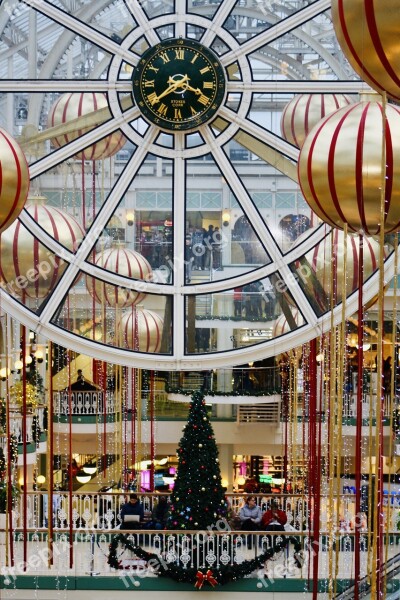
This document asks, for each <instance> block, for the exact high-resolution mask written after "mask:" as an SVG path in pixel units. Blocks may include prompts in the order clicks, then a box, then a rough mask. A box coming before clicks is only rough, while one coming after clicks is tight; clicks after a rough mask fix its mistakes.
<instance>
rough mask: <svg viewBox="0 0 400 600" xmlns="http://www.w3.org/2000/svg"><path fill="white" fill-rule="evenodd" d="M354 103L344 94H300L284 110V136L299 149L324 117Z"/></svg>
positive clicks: (282, 130) (282, 126)
mask: <svg viewBox="0 0 400 600" xmlns="http://www.w3.org/2000/svg"><path fill="white" fill-rule="evenodd" d="M351 103H352V100H351V98H350V97H349V96H346V95H344V94H300V96H295V97H294V98H293V99H292V100H291V101H290V102H289V103H288V104H287V105H286V106H285V108H284V109H283V113H282V117H281V132H282V136H283V137H284V138H285V140H287V141H288V142H290V143H291V144H294V145H295V146H297V147H298V148H301V146H302V145H303V143H304V140H305V139H306V137H307V135H308V133H309V131H311V129H312V128H313V127H314V125H316V124H317V123H318V121H320V120H321V119H323V118H324V117H326V116H327V115H330V114H331V113H333V112H334V111H335V110H337V109H338V108H342V106H348V105H349V104H351Z"/></svg>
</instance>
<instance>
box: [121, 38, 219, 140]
mask: <svg viewBox="0 0 400 600" xmlns="http://www.w3.org/2000/svg"><path fill="white" fill-rule="evenodd" d="M175 46H183V47H184V46H191V47H192V48H195V49H196V50H198V51H199V52H201V53H202V54H203V55H205V57H206V58H207V59H208V60H209V61H210V62H215V63H217V64H214V65H213V68H214V71H215V75H216V78H217V88H218V89H217V92H216V95H215V98H214V101H213V103H212V104H211V105H210V106H209V107H208V108H206V110H205V111H204V112H203V113H202V114H201V116H200V117H195V116H193V117H190V118H189V119H185V120H183V121H180V122H179V121H176V122H173V121H168V120H166V119H164V118H163V117H162V116H157V117H156V118H157V119H158V122H155V118H154V117H155V114H154V113H153V112H152V110H151V109H150V108H149V107H148V106H147V104H146V103H145V102H144V100H143V95H142V89H141V85H140V79H141V75H142V73H143V71H144V69H145V67H146V65H147V64H148V63H149V60H150V59H151V57H153V56H154V55H155V54H156V53H158V52H160V51H161V50H165V48H171V47H172V48H173V47H175ZM131 81H132V96H133V99H134V102H135V104H136V106H137V107H138V109H139V111H140V113H141V115H142V116H143V118H145V119H146V120H148V121H149V122H150V124H151V125H155V126H156V127H158V128H160V129H163V130H166V131H168V133H172V134H173V133H180V132H187V131H193V130H196V129H198V128H199V127H201V126H202V125H205V124H207V123H209V122H210V121H211V119H213V118H214V117H215V116H216V114H217V112H218V110H219V109H220V107H221V106H222V105H223V104H224V101H225V98H226V93H227V78H226V73H225V69H224V67H223V65H222V63H221V61H220V59H219V57H218V56H217V54H216V53H215V52H214V51H213V50H212V49H211V48H208V47H207V46H204V45H203V44H201V43H200V42H198V41H197V40H193V39H190V38H183V37H179V38H168V39H166V40H161V41H160V42H158V43H157V44H156V45H153V46H149V48H146V50H145V51H144V52H143V54H142V55H141V57H140V59H139V62H138V63H137V65H136V67H135V68H134V69H133V72H132V77H131ZM221 83H222V84H223V85H222V87H221V88H220V85H221ZM140 102H142V103H143V104H144V106H141V105H140ZM215 104H216V105H217V106H216V107H215V108H213V105H215Z"/></svg>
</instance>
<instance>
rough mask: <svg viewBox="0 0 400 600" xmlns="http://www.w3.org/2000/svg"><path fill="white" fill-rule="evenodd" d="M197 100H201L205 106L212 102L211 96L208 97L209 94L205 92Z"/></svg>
mask: <svg viewBox="0 0 400 600" xmlns="http://www.w3.org/2000/svg"><path fill="white" fill-rule="evenodd" d="M197 100H198V102H200V104H204V106H206V105H207V104H208V103H209V102H210V98H207V96H205V95H204V94H202V95H201V96H199V97H198V98H197Z"/></svg>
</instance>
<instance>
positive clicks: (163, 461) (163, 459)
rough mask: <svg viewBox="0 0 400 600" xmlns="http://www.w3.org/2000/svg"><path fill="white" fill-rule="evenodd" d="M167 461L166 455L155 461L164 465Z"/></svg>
mask: <svg viewBox="0 0 400 600" xmlns="http://www.w3.org/2000/svg"><path fill="white" fill-rule="evenodd" d="M167 462H168V456H166V457H165V458H162V459H161V460H158V461H157V464H158V465H166V464H167Z"/></svg>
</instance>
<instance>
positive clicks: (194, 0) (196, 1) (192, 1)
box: [187, 0, 222, 19]
mask: <svg viewBox="0 0 400 600" xmlns="http://www.w3.org/2000/svg"><path fill="white" fill-rule="evenodd" d="M187 4H188V10H187V11H188V13H194V14H196V15H201V16H202V17H207V18H208V19H212V18H213V16H214V15H215V13H216V12H217V10H218V8H219V5H220V4H222V0H188V3H187Z"/></svg>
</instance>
